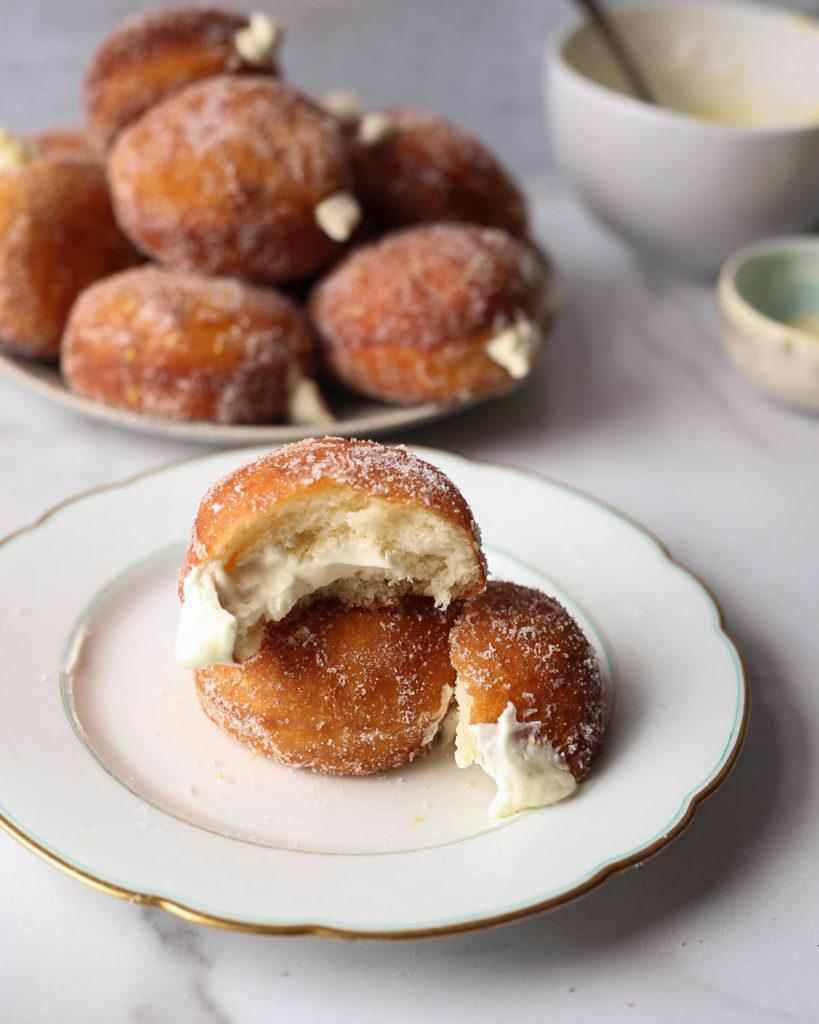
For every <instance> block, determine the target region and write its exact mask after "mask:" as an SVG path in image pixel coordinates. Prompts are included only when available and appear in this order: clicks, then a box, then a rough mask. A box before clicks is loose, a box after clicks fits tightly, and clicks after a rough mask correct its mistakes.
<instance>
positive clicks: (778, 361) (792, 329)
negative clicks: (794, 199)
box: [719, 235, 819, 412]
mask: <svg viewBox="0 0 819 1024" xmlns="http://www.w3.org/2000/svg"><path fill="white" fill-rule="evenodd" d="M719 300H720V308H721V313H722V340H723V345H724V347H725V350H726V352H727V353H728V355H729V357H730V358H731V360H732V361H733V362H734V364H735V365H736V366H737V367H738V369H740V370H741V371H742V373H744V374H745V376H746V377H748V379H749V380H750V381H751V382H752V383H753V384H754V385H755V386H756V387H758V388H760V389H761V390H763V391H765V392H767V393H768V394H770V395H772V396H773V397H774V398H776V399H778V400H779V401H782V402H786V403H788V404H789V405H794V406H796V407H797V408H800V409H804V410H810V411H813V412H819V235H812V236H803V237H796V238H774V239H769V240H767V241H765V242H760V243H758V244H756V245H751V246H747V247H746V248H745V249H742V250H740V251H739V252H738V253H736V254H735V255H734V256H733V257H732V258H731V259H730V260H729V261H728V262H727V263H726V265H725V267H724V268H723V270H722V273H721V274H720V280H719Z"/></svg>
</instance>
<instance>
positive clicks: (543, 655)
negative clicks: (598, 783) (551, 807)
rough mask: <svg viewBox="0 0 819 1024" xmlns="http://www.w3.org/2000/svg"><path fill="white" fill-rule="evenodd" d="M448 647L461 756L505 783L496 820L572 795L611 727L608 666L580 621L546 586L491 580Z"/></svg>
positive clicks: (493, 811) (495, 806) (493, 809)
mask: <svg viewBox="0 0 819 1024" xmlns="http://www.w3.org/2000/svg"><path fill="white" fill-rule="evenodd" d="M449 644H450V657H451V660H452V665H453V667H454V669H455V672H456V683H455V699H456V701H457V705H458V726H457V731H456V736H455V744H456V754H455V759H456V762H457V764H458V765H459V767H461V768H467V767H469V766H470V765H472V764H478V765H480V767H481V768H483V770H484V771H485V772H486V773H487V774H488V775H490V776H491V777H492V778H493V779H494V780H495V782H496V783H497V786H498V792H497V795H496V797H495V799H494V800H493V802H492V805H491V806H490V809H489V813H490V816H491V817H504V816H506V815H509V814H514V813H515V812H516V811H520V810H524V809H525V808H527V807H539V806H542V805H544V804H550V803H554V802H555V801H557V800H561V799H563V798H564V797H567V796H569V795H570V794H571V793H572V792H573V791H574V790H575V788H576V786H577V783H578V782H579V781H580V780H581V779H582V778H583V777H584V775H585V774H586V772H587V771H588V768H589V764H590V763H591V760H592V757H593V756H594V753H595V751H596V750H597V747H598V744H599V742H600V738H601V736H602V734H603V724H604V695H603V683H602V678H601V675H600V669H599V666H598V664H597V659H596V657H595V654H594V650H593V648H592V647H591V645H590V643H589V641H588V640H587V639H586V636H585V635H584V633H583V631H582V630H581V628H580V627H579V626H578V624H577V623H576V622H575V620H574V619H573V618H572V617H571V616H570V615H569V613H568V612H567V611H566V609H565V608H564V607H563V606H562V605H561V604H560V603H559V602H558V601H556V600H555V599H554V598H552V597H549V596H547V595H546V594H543V593H541V592H540V591H539V590H534V589H532V588H529V587H522V586H520V585H518V584H515V583H500V582H491V583H489V585H488V586H487V588H486V590H485V591H484V592H483V593H482V594H480V595H479V596H478V597H475V598H473V599H472V600H471V601H469V602H467V603H466V605H465V606H464V608H463V610H462V611H461V612H460V614H459V615H458V616H457V617H456V619H455V621H454V623H453V626H452V630H451V632H450V637H449Z"/></svg>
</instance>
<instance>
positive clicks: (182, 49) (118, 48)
mask: <svg viewBox="0 0 819 1024" xmlns="http://www.w3.org/2000/svg"><path fill="white" fill-rule="evenodd" d="M248 28H249V22H248V18H247V16H246V15H242V14H238V13H236V12H233V11H225V10H220V9H217V8H213V7H168V8H163V9H161V10H156V11H151V12H149V13H147V14H143V15H139V16H137V17H135V18H132V19H130V20H128V21H126V22H124V23H123V24H122V25H120V26H119V27H118V28H117V29H116V30H115V31H114V32H113V33H112V34H111V35H110V36H109V37H108V39H106V40H105V41H104V42H103V44H102V45H101V46H100V48H99V49H98V50H97V52H96V53H95V54H94V56H93V58H92V60H91V62H90V64H89V66H88V70H87V72H86V76H85V89H84V99H85V108H86V115H87V120H88V123H89V127H90V130H91V133H92V135H93V137H94V138H95V140H96V143H97V146H98V148H100V149H105V148H106V147H107V146H108V145H109V144H110V142H111V140H112V139H113V137H114V136H115V135H116V134H117V132H119V131H120V130H121V129H122V128H124V127H125V126H126V125H127V124H129V123H130V122H131V121H134V120H135V119H136V118H137V117H139V116H140V115H141V114H142V113H144V112H145V111H146V110H147V109H148V108H149V107H152V106H153V105H154V104H156V103H158V102H159V101H160V100H162V99H164V98H165V97H166V96H168V95H170V94H171V93H172V92H175V91H176V90H178V89H180V88H182V87H183V86H185V85H189V84H190V83H191V82H195V81H198V80H199V79H202V78H208V77H210V76H212V75H218V74H221V73H223V72H230V71H239V70H242V69H243V68H252V69H253V70H257V71H259V70H266V71H273V72H275V49H274V51H273V57H272V59H271V60H269V61H267V62H265V63H264V66H262V65H261V64H260V63H259V62H258V61H246V60H245V59H244V58H243V56H242V53H241V52H240V48H239V47H238V46H237V35H238V36H239V39H241V38H242V36H241V35H239V34H240V33H241V32H242V31H245V30H247V29H248ZM257 32H258V30H257ZM254 38H255V37H254Z"/></svg>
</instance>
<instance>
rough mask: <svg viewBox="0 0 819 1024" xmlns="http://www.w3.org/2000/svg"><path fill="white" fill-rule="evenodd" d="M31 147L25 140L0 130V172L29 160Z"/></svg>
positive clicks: (2, 129) (3, 129)
mask: <svg viewBox="0 0 819 1024" xmlns="http://www.w3.org/2000/svg"><path fill="white" fill-rule="evenodd" d="M31 155H32V154H31V147H30V146H29V145H28V143H27V142H26V141H25V139H21V138H19V137H18V136H17V135H12V133H11V132H7V131H6V130H5V128H0V171H5V170H8V169H9V168H11V167H19V166H20V165H21V164H24V163H26V162H27V161H28V160H30V159H31Z"/></svg>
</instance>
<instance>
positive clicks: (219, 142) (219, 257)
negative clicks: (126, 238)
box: [108, 75, 360, 283]
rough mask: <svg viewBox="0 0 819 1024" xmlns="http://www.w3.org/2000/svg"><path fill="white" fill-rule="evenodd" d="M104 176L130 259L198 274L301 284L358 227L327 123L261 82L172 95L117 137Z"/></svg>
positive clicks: (223, 82)
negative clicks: (140, 255) (132, 249)
mask: <svg viewBox="0 0 819 1024" xmlns="http://www.w3.org/2000/svg"><path fill="white" fill-rule="evenodd" d="M108 176H109V181H110V184H111V192H112V196H113V201H114V207H115V210H116V213H117V217H118V219H119V221H120V223H121V224H122V226H123V228H124V229H125V231H126V232H127V233H128V234H129V235H130V236H131V238H133V240H134V241H135V243H136V244H137V245H138V246H139V248H141V249H142V250H143V251H145V252H146V253H148V254H149V255H151V256H153V257H155V258H156V259H158V260H159V261H160V262H163V263H168V264H171V265H173V266H176V267H180V268H185V269H191V270H200V271H203V272H207V273H215V274H229V275H234V274H235V275H237V276H239V277H246V278H251V279H256V280H260V281H267V282H274V283H275V282H280V281H289V280H295V279H298V278H300V277H305V276H307V275H309V274H312V273H313V272H315V271H317V270H318V269H319V268H320V267H322V266H323V265H324V264H326V263H327V262H328V261H329V260H330V259H331V258H332V257H333V256H335V254H336V253H337V252H338V251H339V244H340V243H342V242H345V241H347V239H348V238H349V237H350V235H351V234H352V232H353V231H354V229H355V227H356V225H357V223H358V220H359V216H360V211H359V207H358V204H357V202H356V200H355V199H354V198H353V196H352V194H351V189H352V170H351V166H350V157H349V153H348V149H347V144H346V142H345V140H344V136H343V133H342V131H341V129H340V128H339V126H338V124H337V122H336V121H335V119H334V118H332V117H331V116H330V115H329V114H327V113H325V112H324V111H323V110H322V109H321V108H320V107H318V106H317V105H316V104H314V103H313V102H312V101H310V100H309V99H307V98H306V97H305V96H302V95H301V94H300V93H298V92H296V91H295V90H294V89H292V88H291V87H289V86H287V85H285V84H283V83H282V82H280V81H278V80H277V79H274V78H270V77H267V76H260V75H218V76H216V77H214V78H207V79H204V80H202V81H200V82H195V83H194V84H192V85H188V86H186V87H185V88H184V89H182V90H180V91H179V92H176V93H173V94H172V95H171V96H169V97H167V98H166V99H164V100H163V101H161V102H160V103H158V104H156V105H155V106H153V107H151V108H150V109H149V110H148V111H147V112H146V113H145V114H143V115H142V117H141V118H139V119H138V120H137V121H135V122H134V123H133V124H131V125H130V126H129V127H127V128H125V129H124V130H123V131H122V132H121V133H120V134H119V135H118V136H117V139H116V141H115V142H114V145H113V146H112V148H111V151H110V154H109V159H108Z"/></svg>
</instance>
